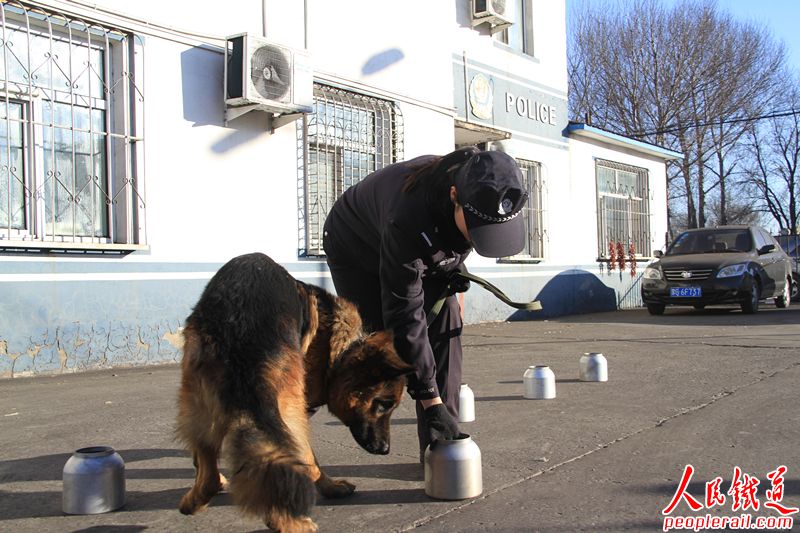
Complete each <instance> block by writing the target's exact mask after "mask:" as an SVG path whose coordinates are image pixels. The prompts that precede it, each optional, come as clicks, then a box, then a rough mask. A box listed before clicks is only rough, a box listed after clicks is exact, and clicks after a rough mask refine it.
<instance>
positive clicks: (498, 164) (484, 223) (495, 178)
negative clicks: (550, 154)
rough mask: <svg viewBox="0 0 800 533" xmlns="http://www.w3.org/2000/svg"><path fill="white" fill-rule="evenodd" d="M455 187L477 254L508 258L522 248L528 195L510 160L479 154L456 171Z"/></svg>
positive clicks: (504, 156)
mask: <svg viewBox="0 0 800 533" xmlns="http://www.w3.org/2000/svg"><path fill="white" fill-rule="evenodd" d="M455 186H456V191H457V193H458V202H459V203H460V204H461V206H462V207H463V208H464V219H465V221H466V223H467V229H468V230H469V236H470V239H471V240H472V244H473V246H474V247H475V251H476V252H478V253H479V254H480V255H482V256H484V257H508V256H511V255H516V254H518V253H520V252H521V251H522V249H523V248H525V221H524V220H523V217H522V216H521V215H522V208H523V207H524V206H525V201H526V200H527V199H528V193H526V192H525V189H524V187H523V185H522V172H521V171H520V169H519V167H518V166H517V162H516V161H514V158H513V157H511V156H510V155H508V154H506V153H503V152H497V151H491V152H478V153H476V154H475V155H473V156H472V157H470V158H469V159H468V160H467V162H466V163H464V165H462V167H461V168H460V169H459V170H458V171H457V172H456V175H455Z"/></svg>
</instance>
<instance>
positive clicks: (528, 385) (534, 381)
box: [522, 365, 556, 400]
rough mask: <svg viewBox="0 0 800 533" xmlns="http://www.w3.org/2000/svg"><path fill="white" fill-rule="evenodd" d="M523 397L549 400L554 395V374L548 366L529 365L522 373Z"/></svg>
mask: <svg viewBox="0 0 800 533" xmlns="http://www.w3.org/2000/svg"><path fill="white" fill-rule="evenodd" d="M522 383H523V385H524V391H523V393H522V395H523V397H525V398H529V399H532V400H551V399H553V398H555V397H556V376H555V374H553V371H552V370H550V367H549V366H544V365H536V366H529V367H528V369H527V370H526V371H525V373H524V374H523V375H522Z"/></svg>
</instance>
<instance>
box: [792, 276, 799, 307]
mask: <svg viewBox="0 0 800 533" xmlns="http://www.w3.org/2000/svg"><path fill="white" fill-rule="evenodd" d="M798 293H800V278H798V277H796V276H795V274H792V301H793V302H796V301H797V298H798V296H800V294H798Z"/></svg>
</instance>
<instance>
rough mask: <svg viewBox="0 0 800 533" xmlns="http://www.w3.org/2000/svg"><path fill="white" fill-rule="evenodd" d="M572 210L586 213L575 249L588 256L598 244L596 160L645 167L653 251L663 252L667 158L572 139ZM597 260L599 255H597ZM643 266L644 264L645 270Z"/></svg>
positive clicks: (595, 142) (665, 218)
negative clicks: (661, 250) (584, 223)
mask: <svg viewBox="0 0 800 533" xmlns="http://www.w3.org/2000/svg"><path fill="white" fill-rule="evenodd" d="M569 153H570V163H571V169H570V178H571V180H570V181H571V187H570V191H569V196H568V198H569V209H568V210H567V211H572V210H573V209H574V210H576V211H580V212H584V213H586V214H587V217H586V218H587V222H591V224H589V225H588V227H587V228H585V229H584V230H579V231H577V232H575V235H573V240H574V242H575V245H576V247H578V248H581V249H583V250H585V251H586V253H588V252H589V251H591V250H594V251H595V254H596V253H597V250H598V243H597V238H598V236H597V186H596V182H595V161H596V160H597V159H605V160H607V161H613V162H616V163H621V164H624V165H632V166H636V167H641V168H646V169H647V172H648V179H649V187H650V194H651V197H650V242H651V249H652V250H658V249H663V247H664V244H665V235H666V232H667V211H666V209H667V177H666V166H665V158H663V157H656V156H652V155H646V154H643V153H642V152H641V151H638V150H634V149H632V148H629V149H625V148H621V147H619V146H613V145H610V144H608V143H603V142H601V141H595V140H588V139H583V138H577V137H573V138H571V139H570V150H569ZM595 257H596V255H595ZM643 266H644V265H642V267H643Z"/></svg>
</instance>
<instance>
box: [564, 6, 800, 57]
mask: <svg viewBox="0 0 800 533" xmlns="http://www.w3.org/2000/svg"><path fill="white" fill-rule="evenodd" d="M661 1H664V2H668V3H675V2H676V1H678V0H661ZM566 2H567V23H568V24H569V13H570V9H571V8H572V6H573V5H574V4H579V5H580V4H584V3H587V2H588V3H592V2H597V3H598V4H606V3H607V2H606V1H605V0H566ZM717 6H718V7H719V9H720V10H721V11H728V12H730V13H731V14H732V15H734V16H735V17H736V18H738V19H741V20H747V21H753V22H756V23H757V24H764V25H766V26H767V27H769V28H770V29H771V30H772V33H773V35H774V36H775V38H776V39H779V40H782V41H783V43H784V44H785V45H786V52H787V61H788V63H789V64H790V65H793V66H794V68H795V70H797V71H798V72H799V73H800V1H798V0H717Z"/></svg>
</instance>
